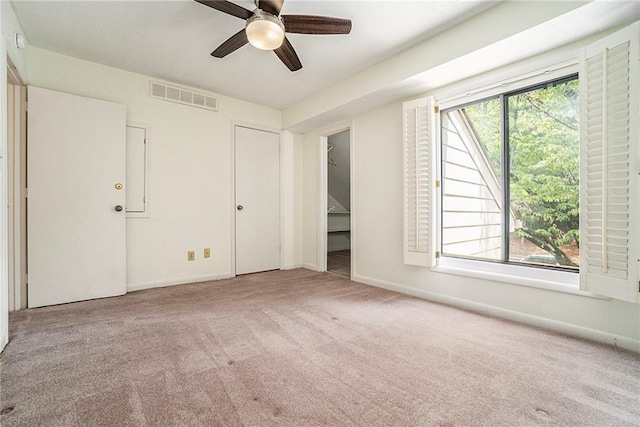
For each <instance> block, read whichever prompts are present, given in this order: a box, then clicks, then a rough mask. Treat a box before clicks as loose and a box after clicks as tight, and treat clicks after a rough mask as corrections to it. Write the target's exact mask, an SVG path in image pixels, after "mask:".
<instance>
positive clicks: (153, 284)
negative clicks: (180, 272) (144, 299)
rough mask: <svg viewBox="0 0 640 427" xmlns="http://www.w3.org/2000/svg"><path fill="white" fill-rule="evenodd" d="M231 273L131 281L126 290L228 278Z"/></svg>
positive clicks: (131, 290)
mask: <svg viewBox="0 0 640 427" xmlns="http://www.w3.org/2000/svg"><path fill="white" fill-rule="evenodd" d="M231 277H233V275H232V274H231V273H221V274H209V275H204V276H191V277H181V278H179V279H168V280H155V281H153V282H142V283H133V284H128V285H127V292H133V291H141V290H143V289H151V288H164V287H165V286H175V285H186V284H189V283H199V282H210V281H212V280H221V279H229V278H231Z"/></svg>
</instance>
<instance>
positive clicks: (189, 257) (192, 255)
mask: <svg viewBox="0 0 640 427" xmlns="http://www.w3.org/2000/svg"><path fill="white" fill-rule="evenodd" d="M195 260H196V251H189V252H187V261H195Z"/></svg>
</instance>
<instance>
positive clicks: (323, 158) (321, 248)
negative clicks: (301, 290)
mask: <svg viewBox="0 0 640 427" xmlns="http://www.w3.org/2000/svg"><path fill="white" fill-rule="evenodd" d="M345 130H348V131H349V156H350V158H349V180H350V183H349V201H350V203H351V207H350V209H349V210H350V212H351V214H350V215H349V217H350V219H349V220H350V222H351V225H350V229H351V233H349V235H350V239H351V242H350V247H351V274H352V275H353V259H354V248H353V242H354V240H355V239H354V238H353V236H354V233H353V228H354V223H355V221H354V219H353V218H354V215H353V206H354V203H353V201H354V199H353V187H354V184H353V159H354V157H353V122H343V123H340V124H337V125H333V126H330V127H326V128H324V129H322V130H321V131H320V132H319V135H318V139H319V141H318V162H319V163H318V247H317V251H318V252H317V260H318V265H317V267H316V269H317V271H320V272H322V271H327V230H328V225H327V198H328V193H329V189H328V183H327V179H328V167H327V141H328V140H329V137H330V136H331V135H335V134H336V133H340V132H344V131H345ZM305 268H306V267H305Z"/></svg>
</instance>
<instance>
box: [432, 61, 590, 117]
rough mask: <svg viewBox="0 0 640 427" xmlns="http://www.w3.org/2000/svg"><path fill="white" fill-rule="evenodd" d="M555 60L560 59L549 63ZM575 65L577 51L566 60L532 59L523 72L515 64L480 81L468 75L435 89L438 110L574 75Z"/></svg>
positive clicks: (576, 67)
mask: <svg viewBox="0 0 640 427" xmlns="http://www.w3.org/2000/svg"><path fill="white" fill-rule="evenodd" d="M565 56H566V55H565ZM574 56H575V57H574ZM556 60H557V61H560V62H552V61H556ZM578 68H579V67H578V55H577V53H576V54H575V55H571V58H568V59H567V58H566V57H564V58H563V59H562V60H560V59H558V58H551V59H547V60H545V61H539V62H538V61H536V63H535V64H533V65H531V66H530V67H528V70H527V71H525V70H517V69H516V67H507V68H506V69H505V70H504V71H502V72H500V74H499V75H495V74H494V75H492V76H491V77H489V78H484V79H482V81H478V79H473V78H472V79H468V80H467V81H464V82H461V83H458V84H453V85H452V86H450V87H449V89H447V90H446V91H440V92H436V93H435V94H434V97H435V99H436V104H437V105H439V106H440V109H441V110H446V109H449V108H452V107H456V106H459V105H464V104H468V103H472V102H476V101H480V100H482V99H486V98H491V97H495V96H497V95H500V94H503V93H509V92H512V91H515V90H519V89H522V88H525V87H528V86H534V85H536V84H539V83H543V82H546V81H550V80H555V79H559V78H562V77H565V76H568V75H571V74H575V73H577V72H578ZM507 76H508V77H507Z"/></svg>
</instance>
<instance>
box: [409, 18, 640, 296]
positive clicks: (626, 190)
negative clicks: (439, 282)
mask: <svg viewBox="0 0 640 427" xmlns="http://www.w3.org/2000/svg"><path fill="white" fill-rule="evenodd" d="M576 65H577V66H576ZM547 66H548V64H547ZM577 70H579V75H580V82H579V85H578V79H577V74H574V75H571V76H568V77H567V75H569V74H571V73H575V72H576V71H577ZM545 77H546V78H547V79H548V80H549V81H548V82H547V83H544V84H539V83H540V81H541V80H539V79H541V78H545ZM554 79H555V80H554ZM517 82H520V83H521V86H520V87H521V88H522V89H518V90H514V91H512V90H506V89H505V90H503V91H501V89H503V88H507V87H508V88H510V87H512V85H513V84H517ZM531 85H535V86H531ZM501 92H503V93H501ZM451 95H452V94H447V93H446V92H443V93H441V94H440V95H439V100H438V102H436V101H435V100H434V98H433V97H431V96H428V97H424V98H420V99H415V100H412V101H407V102H405V103H403V111H404V119H403V144H404V148H403V150H404V158H403V159H404V217H405V220H404V242H403V243H404V252H405V258H404V263H405V264H407V265H413V266H426V267H431V268H432V269H433V270H434V271H437V272H439V273H444V274H457V275H463V276H468V277H477V278H482V279H486V280H493V281H500V282H505V283H511V284H517V285H524V286H534V287H538V288H542V289H549V290H554V291H560V292H569V293H573V294H578V295H583V296H594V295H599V296H604V297H609V298H616V299H619V300H624V301H630V302H637V301H638V300H640V292H639V291H640V290H639V287H638V285H639V283H640V282H639V281H638V278H639V276H640V244H638V241H637V239H634V237H635V236H638V235H640V144H638V143H637V141H638V140H639V139H640V120H638V117H640V22H636V23H634V24H632V25H630V26H629V27H626V28H623V29H621V30H619V31H617V32H614V33H611V34H610V35H608V36H606V37H604V38H603V39H600V40H597V41H595V42H593V43H591V44H589V45H586V46H584V47H583V48H582V49H580V59H579V63H578V64H572V63H571V62H567V63H564V64H557V65H556V66H553V67H551V68H546V69H538V70H535V71H532V72H531V73H529V74H524V75H521V76H520V77H518V76H514V77H512V78H511V79H508V80H502V81H499V80H496V81H493V82H490V84H489V85H487V86H479V87H477V88H476V87H475V86H474V85H473V83H471V84H470V83H469V82H467V83H463V84H461V88H459V91H458V93H457V94H453V97H452V96H451ZM465 98H466V99H468V100H469V102H466V103H465V104H462V102H456V100H460V99H465ZM578 98H579V101H580V104H579V105H580V107H579V111H578ZM471 101H472V102H471ZM579 123H580V125H579ZM578 128H579V130H578ZM436 149H437V150H436ZM578 171H579V174H578ZM578 223H579V226H577V224H578ZM578 248H580V249H578ZM578 263H579V264H580V274H575V273H576V272H577V271H578ZM532 266H535V267H540V268H535V271H534V269H533V268H531V267H532Z"/></svg>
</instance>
